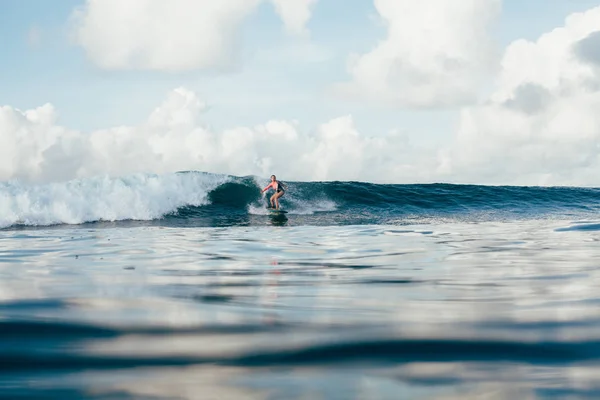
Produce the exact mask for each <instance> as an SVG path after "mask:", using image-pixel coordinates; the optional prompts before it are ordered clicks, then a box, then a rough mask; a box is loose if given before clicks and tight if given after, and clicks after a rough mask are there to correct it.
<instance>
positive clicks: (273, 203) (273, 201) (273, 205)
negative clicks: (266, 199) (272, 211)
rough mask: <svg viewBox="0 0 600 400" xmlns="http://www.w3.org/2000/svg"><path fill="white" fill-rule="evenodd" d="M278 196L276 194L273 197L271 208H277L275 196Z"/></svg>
mask: <svg viewBox="0 0 600 400" xmlns="http://www.w3.org/2000/svg"><path fill="white" fill-rule="evenodd" d="M276 195H277V193H275V194H274V195H273V196H271V208H275V196H276Z"/></svg>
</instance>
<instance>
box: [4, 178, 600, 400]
mask: <svg viewBox="0 0 600 400" xmlns="http://www.w3.org/2000/svg"><path fill="white" fill-rule="evenodd" d="M281 178H282V179H283V177H281ZM283 181H284V182H285V183H286V184H287V185H288V186H289V191H288V192H287V193H286V194H285V196H284V197H283V198H282V207H283V208H284V209H285V210H286V211H288V213H287V214H285V215H272V214H270V213H268V212H267V211H266V210H265V207H266V204H267V201H268V200H267V199H268V196H267V197H266V198H265V197H262V196H261V194H260V189H261V188H262V187H264V186H265V185H266V183H267V180H265V179H261V178H257V177H231V176H221V175H212V174H206V173H200V172H183V173H178V174H169V175H149V174H139V175H133V176H129V177H123V178H109V177H97V178H87V179H81V180H77V181H71V182H62V183H53V184H44V185H36V184H23V183H21V182H18V181H12V182H6V183H3V184H0V226H1V227H2V230H0V397H2V398H11V399H13V398H14V399H55V398H56V399H237V398H244V399H306V398H310V399H444V400H446V399H458V398H460V399H464V398H477V399H479V398H485V399H488V398H489V399H559V398H560V399H563V398H569V399H580V398H581V399H595V398H600V380H599V379H598V378H597V377H598V376H600V308H599V307H598V305H599V304H600V295H599V294H598V293H599V291H598V288H599V282H600V268H599V260H600V248H599V246H598V242H599V241H600V218H598V214H597V211H598V207H599V206H600V191H599V190H598V189H593V188H541V187H492V186H474V185H447V184H428V185H377V184H369V183H360V182H288V181H285V179H283Z"/></svg>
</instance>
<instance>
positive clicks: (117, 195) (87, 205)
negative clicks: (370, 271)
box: [0, 171, 600, 228]
mask: <svg viewBox="0 0 600 400" xmlns="http://www.w3.org/2000/svg"><path fill="white" fill-rule="evenodd" d="M267 183H268V181H267V180H266V179H264V178H257V177H252V176H250V177H235V176H225V175H216V174H208V173H203V172H194V171H190V172H180V173H174V174H168V175H151V174H137V175H132V176H128V177H123V178H109V177H97V178H89V179H80V180H73V181H69V182H63V183H52V184H46V185H26V184H23V183H20V182H18V181H11V182H5V183H0V227H2V228H9V227H19V226H49V225H63V224H84V223H96V224H98V223H104V224H106V223H111V226H114V224H115V223H117V224H123V225H127V224H137V225H140V224H141V225H162V226H232V225H264V224H265V223H268V222H269V219H273V218H280V219H284V220H285V223H289V224H293V225H352V224H396V225H401V224H407V223H410V224H414V223H419V222H433V221H438V222H440V221H457V220H458V221H462V222H470V221H475V222H478V221H494V220H515V219H517V220H522V219H544V218H552V219H573V218H585V217H594V216H595V215H596V214H597V212H598V210H600V189H595V188H568V187H551V188H546V187H509V186H477V185H452V184H423V185H419V184H415V185H386V184H373V183H361V182H286V183H287V184H288V186H289V190H288V191H287V193H286V194H285V196H284V197H283V198H282V199H281V204H282V208H283V209H285V210H286V211H287V212H288V214H287V215H286V216H272V215H270V214H269V213H268V211H267V210H266V206H267V205H268V195H267V196H266V197H263V196H262V195H261V192H260V190H261V188H262V187H264V186H265V185H266V184H267Z"/></svg>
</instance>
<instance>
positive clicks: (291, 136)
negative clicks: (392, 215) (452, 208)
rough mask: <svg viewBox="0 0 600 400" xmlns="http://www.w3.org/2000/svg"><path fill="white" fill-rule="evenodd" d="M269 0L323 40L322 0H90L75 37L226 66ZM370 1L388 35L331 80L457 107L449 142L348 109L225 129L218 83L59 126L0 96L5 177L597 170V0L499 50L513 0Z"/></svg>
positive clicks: (129, 54)
mask: <svg viewBox="0 0 600 400" xmlns="http://www.w3.org/2000/svg"><path fill="white" fill-rule="evenodd" d="M262 3H270V4H271V5H272V6H273V7H274V10H275V11H276V13H277V15H279V17H280V18H281V21H282V22H283V25H284V30H285V32H286V33H288V34H291V35H296V36H298V37H299V38H304V39H303V40H310V39H309V37H310V35H309V32H308V28H307V24H308V22H309V21H310V19H311V18H312V17H314V15H313V14H314V13H316V12H318V8H317V6H318V5H319V3H318V2H317V1H316V0H271V1H268V2H267V1H264V2H263V1H262V0H222V1H220V2H214V1H199V0H198V1H191V0H175V1H173V2H170V3H168V4H169V5H167V3H165V2H162V1H159V0H132V1H128V2H120V1H116V0H102V1H99V0H88V1H87V2H86V3H85V5H84V6H83V7H82V8H80V9H78V10H77V11H76V12H75V13H74V15H73V20H72V21H71V22H72V24H73V25H72V27H73V29H74V31H73V33H74V35H75V38H76V42H77V43H78V45H80V46H81V47H82V48H83V49H84V51H85V53H86V54H87V56H88V58H89V60H90V61H91V62H92V63H94V64H95V65H96V66H98V67H100V68H103V69H107V70H120V69H121V70H131V69H139V70H154V71H165V72H167V73H173V72H177V71H185V70H196V69H209V70H210V69H220V70H223V71H227V70H228V69H230V68H231V67H232V66H234V65H237V62H236V57H237V55H238V54H239V52H240V46H243V43H242V42H243V40H241V38H240V35H239V30H240V29H241V25H242V24H243V23H244V21H245V20H246V19H247V18H248V17H249V15H250V14H251V13H253V12H254V11H255V10H256V9H257V7H259V5H260V4H262ZM373 4H374V6H375V10H376V12H377V13H378V15H379V19H380V21H381V22H383V24H384V27H385V30H386V33H385V36H384V37H383V38H382V39H381V40H380V41H379V42H378V43H376V44H374V45H373V47H372V48H371V50H370V51H367V52H365V53H363V54H354V55H349V56H348V74H349V80H348V81H346V82H343V83H341V84H340V83H339V82H338V83H336V82H330V84H331V85H332V86H333V87H334V89H335V90H334V92H335V93H336V95H338V96H339V95H340V94H343V95H352V96H353V98H354V99H359V100H362V101H364V102H369V103H379V104H382V105H385V106H387V107H395V108H397V109H413V108H429V109H436V110H440V109H442V110H443V109H451V110H452V109H456V107H460V108H458V109H457V110H458V111H456V112H457V114H458V123H457V125H456V126H455V127H449V128H448V134H451V135H452V140H451V141H449V144H444V145H441V144H440V145H437V146H436V145H430V146H422V145H417V144H415V143H413V142H412V141H411V140H410V139H409V137H408V136H406V135H404V134H401V133H399V132H398V131H391V132H389V133H388V134H386V135H372V134H370V133H369V132H359V130H358V129H357V128H356V125H355V121H354V120H353V117H352V116H351V115H341V116H339V117H338V118H333V119H331V120H329V121H323V122H322V123H321V124H320V125H318V126H317V127H315V128H314V129H309V128H306V127H303V126H302V125H301V123H298V122H297V121H286V120H270V121H265V122H264V123H263V124H261V125H258V126H252V127H244V126H232V127H231V128H229V129H225V130H214V129H210V128H208V127H207V126H206V124H204V122H203V112H204V111H205V107H206V105H205V103H204V102H203V101H204V100H210V98H207V99H200V98H198V96H197V95H196V93H194V92H193V91H192V90H189V89H186V88H184V87H179V88H177V89H174V90H173V91H172V92H170V93H169V94H168V95H167V98H166V99H165V100H164V102H163V103H162V104H161V105H160V106H159V107H157V108H156V109H155V110H154V111H153V112H151V113H150V115H149V116H148V118H147V119H146V120H145V121H144V122H143V123H141V124H139V125H137V126H116V127H107V128H106V129H101V130H96V131H93V132H80V131H77V130H73V129H69V128H68V127H64V126H61V125H60V124H58V123H57V121H58V113H57V111H56V110H55V108H54V106H52V105H51V104H46V105H43V106H41V107H39V108H36V109H32V110H27V111H21V110H18V109H16V108H14V107H11V106H4V107H0V179H2V180H8V179H23V180H28V181H33V182H46V181H56V180H67V179H71V178H81V177H88V176H93V175H98V174H110V175H125V174H129V173H134V172H153V173H166V172H172V171H181V170H201V171H208V172H216V173H225V174H233V175H259V176H268V175H270V174H271V173H276V174H277V175H278V176H281V177H282V179H283V177H285V179H287V180H361V181H371V182H386V183H414V182H440V181H443V182H454V183H480V184H516V185H579V186H600V174H598V171H600V113H598V112H597V110H598V109H600V108H599V106H600V6H599V7H595V8H592V9H589V10H587V11H585V12H582V13H575V14H572V15H570V16H569V17H568V18H567V19H566V21H565V23H564V25H563V26H561V27H557V28H556V29H554V30H552V31H549V32H547V33H545V34H543V35H541V36H540V37H539V38H538V39H537V40H534V41H528V40H525V39H520V40H516V41H514V42H512V43H510V44H509V45H508V46H507V47H506V48H505V49H504V50H501V49H497V48H495V47H494V44H493V43H494V42H493V41H492V39H491V29H492V26H493V23H494V21H495V19H496V18H497V16H498V15H499V14H500V13H501V8H502V4H501V0H456V1H452V2H440V1H436V0H423V1H421V2H417V3H415V2H414V1H410V0H374V3H373ZM173 43H177V44H178V45H177V46H174V45H173ZM225 73H227V72H225ZM490 88H491V90H490ZM398 124H399V126H398V128H399V129H402V126H401V124H402V121H399V122H398Z"/></svg>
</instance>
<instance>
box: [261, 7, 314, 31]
mask: <svg viewBox="0 0 600 400" xmlns="http://www.w3.org/2000/svg"><path fill="white" fill-rule="evenodd" d="M271 2H272V3H273V5H274V6H275V9H276V10H277V14H279V16H280V17H281V19H282V21H283V23H284V24H285V26H286V29H287V31H288V32H289V33H291V34H295V35H306V34H307V33H308V32H307V30H306V27H305V26H306V23H307V22H308V20H309V19H310V15H311V12H312V7H314V5H315V4H316V2H317V0H271Z"/></svg>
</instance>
